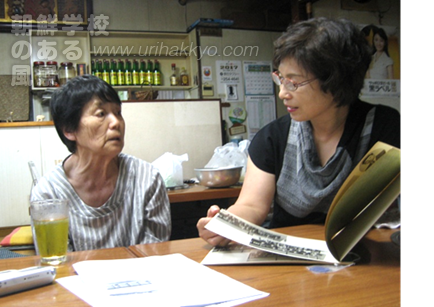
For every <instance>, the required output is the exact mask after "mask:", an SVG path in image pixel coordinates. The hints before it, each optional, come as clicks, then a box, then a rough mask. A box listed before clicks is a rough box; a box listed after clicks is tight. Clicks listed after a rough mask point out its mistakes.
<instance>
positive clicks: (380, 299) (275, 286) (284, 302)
mask: <svg viewBox="0 0 434 307" xmlns="http://www.w3.org/2000/svg"><path fill="white" fill-rule="evenodd" d="M277 231H279V232H282V233H286V234H290V235H294V236H300V237H306V238H312V239H323V237H324V227H323V226H318V225H305V226H297V227H291V228H289V227H287V228H280V229H277ZM393 232H394V231H393V230H385V229H379V230H372V231H371V232H370V233H369V234H368V235H367V236H366V237H365V238H364V239H363V241H362V244H363V246H365V247H366V248H367V249H368V250H369V252H370V254H371V255H370V261H369V263H365V264H357V265H355V266H352V267H348V268H345V269H343V270H341V271H338V272H335V273H328V274H314V273H312V272H310V271H308V270H307V267H306V266H304V265H258V266H252V265H250V266H211V268H212V269H214V270H216V271H219V272H221V273H223V274H225V275H227V276H229V277H232V278H234V279H236V280H238V281H240V282H243V283H245V284H247V285H249V286H252V287H254V288H256V289H258V290H261V291H265V292H268V293H270V295H269V296H268V297H267V298H264V299H260V300H258V301H253V302H250V303H248V304H247V306H309V307H311V306H400V248H399V246H397V245H396V244H395V243H392V242H391V240H390V236H391V234H392V233H393ZM210 248H211V247H210V246H209V245H207V244H206V243H205V242H204V241H203V240H201V239H198V238H196V239H186V240H178V241H169V242H164V243H157V244H147V245H137V246H132V247H130V250H132V251H133V252H134V253H135V254H136V255H138V256H152V255H165V254H172V253H181V254H183V255H185V256H186V257H189V258H191V259H193V260H195V261H198V262H200V261H201V260H202V259H203V258H204V257H205V255H206V253H207V252H208V251H209V250H210Z"/></svg>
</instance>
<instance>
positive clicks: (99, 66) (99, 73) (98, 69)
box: [95, 60, 102, 79]
mask: <svg viewBox="0 0 434 307" xmlns="http://www.w3.org/2000/svg"><path fill="white" fill-rule="evenodd" d="M95 76H97V77H98V78H100V79H102V61H101V60H98V61H97V62H96V69H95Z"/></svg>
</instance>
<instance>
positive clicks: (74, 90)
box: [50, 75, 121, 153]
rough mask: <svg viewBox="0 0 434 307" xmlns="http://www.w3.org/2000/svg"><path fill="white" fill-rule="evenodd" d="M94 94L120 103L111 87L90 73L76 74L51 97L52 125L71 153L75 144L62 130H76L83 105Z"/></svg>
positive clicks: (104, 100) (105, 100) (105, 99)
mask: <svg viewBox="0 0 434 307" xmlns="http://www.w3.org/2000/svg"><path fill="white" fill-rule="evenodd" d="M94 96H96V97H98V98H99V99H101V100H102V101H103V102H114V103H117V104H118V105H121V100H120V98H119V96H118V94H117V92H116V91H115V90H114V89H113V87H111V86H110V85H109V84H108V83H107V82H105V81H103V80H102V79H100V78H98V77H96V76H92V75H83V76H78V77H75V78H73V79H71V80H69V81H68V82H67V83H66V84H65V85H63V86H62V87H60V88H59V89H57V90H56V91H54V93H53V95H52V97H51V101H50V112H51V116H52V118H53V122H54V126H55V127H56V131H57V134H58V135H59V137H60V139H61V140H62V142H63V143H64V144H65V145H66V147H67V148H68V150H69V151H70V152H71V153H75V151H76V150H77V144H76V142H75V141H71V140H69V139H67V138H66V137H65V134H64V131H67V132H75V131H77V129H78V126H79V124H80V119H81V116H82V112H83V109H84V106H85V105H86V104H87V103H88V102H89V101H90V100H91V99H92V97H94Z"/></svg>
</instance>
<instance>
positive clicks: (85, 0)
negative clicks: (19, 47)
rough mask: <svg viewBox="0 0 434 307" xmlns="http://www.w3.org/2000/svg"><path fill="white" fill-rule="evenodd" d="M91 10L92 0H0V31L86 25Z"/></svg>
mask: <svg viewBox="0 0 434 307" xmlns="http://www.w3.org/2000/svg"><path fill="white" fill-rule="evenodd" d="M92 10H93V8H92V0H21V1H17V0H0V30H1V31H2V32H6V31H8V32H9V31H10V30H11V29H12V30H13V29H19V28H23V29H26V28H37V26H38V25H43V26H44V27H47V28H51V27H50V26H53V25H54V27H57V25H58V24H60V25H67V24H71V25H76V26H77V25H87V24H88V18H89V16H90V14H92V13H93V12H92ZM75 30H80V29H77V28H76V29H75Z"/></svg>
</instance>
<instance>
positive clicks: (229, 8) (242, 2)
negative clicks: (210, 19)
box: [178, 0, 318, 31]
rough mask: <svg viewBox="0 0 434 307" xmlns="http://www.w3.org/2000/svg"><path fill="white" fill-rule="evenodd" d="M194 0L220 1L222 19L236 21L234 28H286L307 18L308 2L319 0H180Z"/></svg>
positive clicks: (183, 2) (185, 0)
mask: <svg viewBox="0 0 434 307" xmlns="http://www.w3.org/2000/svg"><path fill="white" fill-rule="evenodd" d="M178 1H179V3H180V4H181V5H186V4H188V3H192V2H198V1H200V2H206V1H213V2H215V1H219V2H221V3H222V9H221V11H220V13H221V18H222V19H230V20H233V21H234V24H233V28H241V29H263V30H278V31H281V30H285V29H286V28H287V27H288V25H289V24H290V23H293V22H297V21H299V20H303V19H306V18H307V14H306V3H308V2H310V3H314V2H316V1H318V0H178Z"/></svg>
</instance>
